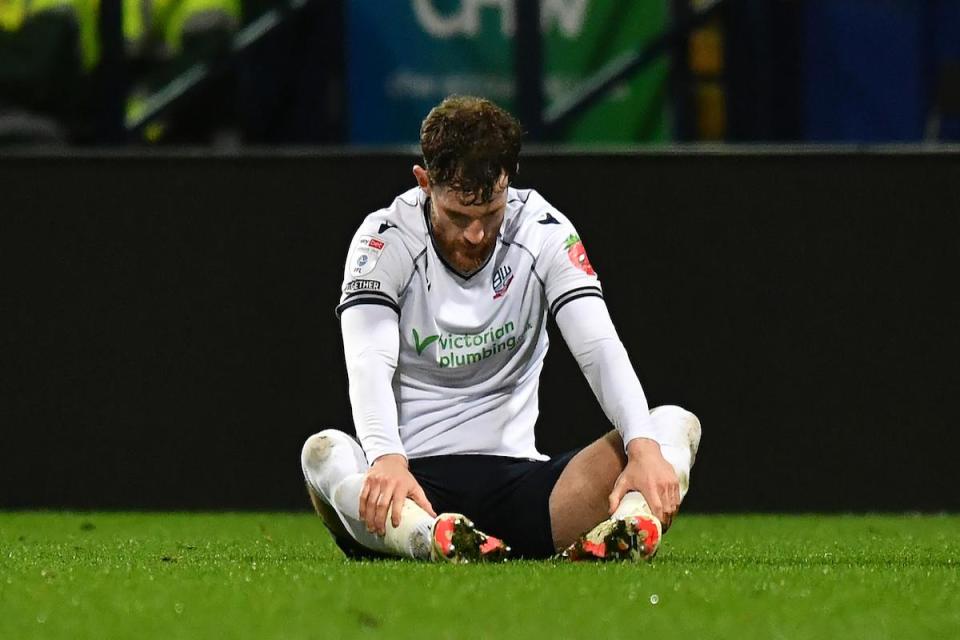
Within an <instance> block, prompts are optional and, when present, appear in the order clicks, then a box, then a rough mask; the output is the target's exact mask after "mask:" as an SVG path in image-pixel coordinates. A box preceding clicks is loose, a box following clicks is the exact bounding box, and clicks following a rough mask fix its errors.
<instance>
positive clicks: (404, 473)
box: [360, 453, 437, 536]
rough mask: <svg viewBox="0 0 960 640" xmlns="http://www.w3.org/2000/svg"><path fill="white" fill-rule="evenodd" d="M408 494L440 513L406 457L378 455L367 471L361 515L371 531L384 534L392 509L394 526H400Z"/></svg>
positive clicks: (428, 509)
mask: <svg viewBox="0 0 960 640" xmlns="http://www.w3.org/2000/svg"><path fill="white" fill-rule="evenodd" d="M407 498H410V499H411V500H413V501H414V502H416V503H417V504H418V505H420V508H421V509H423V510H424V511H426V512H427V513H429V514H430V515H431V516H433V517H434V518H435V517H437V514H436V513H435V512H434V510H433V506H431V504H430V501H429V500H427V496H426V495H425V494H424V493H423V489H422V488H421V487H420V484H419V483H418V482H417V480H416V478H414V477H413V474H412V473H410V470H409V469H408V468H407V459H406V458H405V457H403V456H402V455H400V454H396V453H394V454H388V455H385V456H380V457H379V458H377V459H376V460H375V461H374V462H373V466H371V467H370V470H369V471H367V475H366V477H365V478H364V479H363V488H362V489H361V490H360V519H361V520H363V521H364V522H365V523H366V525H367V531H370V532H376V533H377V534H379V535H381V536H382V535H384V534H385V533H386V532H387V512H388V511H392V514H391V518H390V521H391V522H392V523H393V526H394V527H399V526H400V511H401V510H402V509H403V501H404V500H405V499H407Z"/></svg>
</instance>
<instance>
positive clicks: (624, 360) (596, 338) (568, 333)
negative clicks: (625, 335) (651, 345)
mask: <svg viewBox="0 0 960 640" xmlns="http://www.w3.org/2000/svg"><path fill="white" fill-rule="evenodd" d="M567 307H569V308H564V309H562V310H561V311H560V313H558V314H557V317H556V320H557V325H558V326H559V327H560V331H561V333H562V334H563V337H564V340H565V341H566V342H567V346H568V347H569V348H570V351H571V353H573V356H574V358H576V360H577V364H579V365H580V370H581V371H583V374H584V376H585V377H586V379H587V382H588V383H589V384H590V388H591V389H592V390H593V393H594V395H596V397H597V400H598V401H599V403H600V406H601V407H602V408H603V411H604V413H605V414H606V416H607V418H608V419H609V420H610V422H611V423H612V424H613V426H614V427H615V428H616V429H617V431H618V432H619V433H620V435H621V437H622V438H623V442H624V444H625V445H626V444H628V443H629V442H630V441H631V440H634V439H636V438H648V439H651V440H654V441H657V442H659V440H660V439H659V437H658V434H657V433H656V431H655V428H654V423H653V421H652V420H651V419H650V408H649V406H648V405H647V397H646V395H645V394H644V392H643V387H642V386H641V385H640V380H639V379H637V374H636V373H635V372H634V370H633V366H632V365H631V364H630V358H629V356H628V355H627V351H626V349H625V348H624V346H623V343H622V342H621V341H620V337H619V336H618V335H617V332H616V329H615V328H614V326H613V322H612V321H611V320H610V314H609V312H608V311H607V307H606V304H605V303H604V301H603V300H602V299H600V298H583V299H580V300H575V301H573V302H571V303H570V304H568V305H567Z"/></svg>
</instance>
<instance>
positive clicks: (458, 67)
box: [348, 0, 668, 144]
mask: <svg viewBox="0 0 960 640" xmlns="http://www.w3.org/2000/svg"><path fill="white" fill-rule="evenodd" d="M511 6H512V2H510V1H508V0H499V1H498V0H408V1H405V2H396V3H387V4H385V3H383V2H380V1H379V0H350V2H349V12H348V46H349V49H348V64H349V92H350V113H351V126H350V132H351V140H352V141H354V142H360V143H383V142H414V141H416V137H417V136H416V134H417V131H418V130H419V124H420V121H421V120H422V118H423V116H424V115H425V114H426V113H427V111H428V110H429V109H430V107H432V106H433V105H434V104H436V103H437V102H438V101H439V100H440V99H442V98H443V97H444V96H445V95H448V94H450V93H460V94H466V93H469V94H476V95H482V96H485V97H488V98H490V99H492V100H494V101H496V102H497V103H499V104H502V105H503V106H505V107H507V108H510V109H512V108H513V107H514V77H513V66H514V64H513V62H514V61H513V41H512V39H513V37H514V36H513V33H514V32H515V30H516V25H515V17H514V16H513V13H512V9H511ZM541 16H542V20H541V24H542V25H543V26H544V28H543V34H544V76H545V77H544V91H545V94H546V98H547V103H548V104H550V103H552V102H553V101H555V100H557V99H558V98H562V97H565V96H568V95H569V94H570V93H571V92H572V91H574V90H575V89H576V88H577V87H578V86H580V84H581V83H582V82H583V81H585V80H586V79H588V78H589V77H590V76H591V75H592V74H593V73H595V72H596V71H597V70H599V69H600V68H601V67H602V66H603V65H605V64H607V63H608V62H610V61H611V60H613V59H615V58H617V57H619V56H621V55H624V54H625V53H628V52H630V51H633V50H636V49H638V48H640V47H641V46H643V44H644V43H645V42H647V41H649V40H650V39H651V38H652V37H653V36H655V35H657V34H658V33H660V32H661V31H662V30H663V29H664V28H665V25H666V21H667V5H666V0H632V1H629V2H626V1H623V0H542V1H541ZM666 81H667V60H666V59H663V60H660V61H658V62H657V63H655V64H653V65H651V66H650V67H647V68H646V69H644V70H643V71H641V72H639V73H638V74H636V75H635V76H634V77H632V78H631V79H629V80H627V81H624V82H623V83H621V84H620V85H619V86H617V87H614V88H613V89H612V90H611V92H610V93H609V94H608V95H607V96H606V97H605V98H604V99H603V101H602V102H601V103H599V104H597V105H596V106H594V107H592V108H591V109H590V110H588V111H587V112H586V113H584V114H583V115H582V116H581V117H579V118H578V119H577V121H576V122H574V123H573V124H572V125H571V126H570V127H569V130H568V131H567V132H566V134H565V135H564V136H563V138H562V139H563V140H565V141H568V142H577V143H586V144H589V143H620V142H624V143H625V142H650V141H663V140H666V139H667V138H668V128H667V119H666V109H665V105H666V99H665V98H666V91H665V90H666Z"/></svg>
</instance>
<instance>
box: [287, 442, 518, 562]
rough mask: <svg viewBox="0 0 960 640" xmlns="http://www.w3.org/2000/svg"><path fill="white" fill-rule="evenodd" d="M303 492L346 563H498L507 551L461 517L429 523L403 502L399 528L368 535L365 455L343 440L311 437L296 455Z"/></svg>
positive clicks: (442, 516)
mask: <svg viewBox="0 0 960 640" xmlns="http://www.w3.org/2000/svg"><path fill="white" fill-rule="evenodd" d="M300 464H301V467H302V468H303V477H304V479H305V480H306V484H307V492H308V493H309V494H310V501H311V502H312V503H313V507H314V509H315V510H316V511H317V514H318V515H319V516H320V517H321V518H323V520H324V522H325V523H326V525H327V527H328V528H329V529H330V532H331V533H332V534H333V536H334V539H335V540H336V541H337V545H338V546H339V547H340V548H341V549H342V550H343V551H344V553H346V554H347V556H349V557H354V558H366V557H378V556H402V557H407V558H414V559H418V560H438V561H447V562H475V561H479V560H484V561H491V560H502V559H504V558H505V557H506V554H507V553H508V552H509V548H508V547H506V545H504V544H503V542H502V541H500V540H498V539H497V538H494V537H492V536H487V535H486V534H484V533H482V532H480V531H477V530H476V528H475V527H474V526H473V522H471V521H470V520H469V519H468V518H466V517H465V516H463V515H461V514H459V513H441V514H440V515H439V516H437V517H436V518H433V517H431V516H430V515H429V514H428V513H427V512H426V511H424V510H423V509H422V508H420V506H419V505H417V504H416V503H415V502H413V500H410V499H406V500H404V503H403V509H402V511H401V513H400V525H399V526H397V527H394V526H393V522H392V520H391V519H390V518H387V522H386V534H385V535H383V536H379V535H377V534H375V533H371V532H370V531H368V530H367V527H366V524H365V523H364V522H363V520H361V519H360V491H361V490H362V489H363V481H364V476H365V475H366V472H367V470H368V468H369V467H368V465H367V462H366V458H365V457H364V455H363V450H362V449H361V448H360V445H359V444H357V442H356V441H355V440H354V439H353V438H351V437H350V436H348V435H347V434H345V433H343V432H341V431H336V430H333V429H328V430H326V431H321V432H319V433H316V434H314V435H312V436H310V437H309V438H308V439H307V441H306V443H304V445H303V450H302V452H301V455H300Z"/></svg>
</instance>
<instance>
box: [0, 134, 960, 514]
mask: <svg viewBox="0 0 960 640" xmlns="http://www.w3.org/2000/svg"><path fill="white" fill-rule="evenodd" d="M414 161H415V157H414V156H413V155H411V154H409V153H407V152H405V151H397V152H386V153H322V152H317V153H308V154H273V153H268V154H258V155H244V156H227V157H210V156H208V155H191V154H180V155H131V154H121V155H81V156H15V157H11V156H8V157H5V158H0V256H2V265H3V278H2V285H0V328H2V331H0V383H2V384H0V425H2V431H0V437H2V442H0V507H2V508H35V507H51V508H57V507H71V508H129V507H142V508H164V509H166V508H188V509H192V508H274V509H287V508H293V509H298V508H302V509H306V508H307V502H306V497H305V493H304V490H303V486H302V480H301V477H300V469H299V453H300V446H301V443H302V442H303V440H304V439H305V438H306V437H307V436H308V435H310V434H311V433H313V432H315V431H317V430H320V429H323V428H327V427H335V428H340V429H344V430H351V429H352V427H351V418H350V408H349V404H348V398H347V385H346V379H345V373H344V365H343V356H342V351H341V347H340V340H339V326H338V322H337V320H336V318H335V317H334V313H333V309H334V306H335V304H336V302H337V297H338V290H339V284H340V278H341V272H342V265H343V261H344V258H345V255H346V251H347V249H348V242H349V239H350V237H351V235H352V233H353V231H354V230H355V228H356V227H357V225H358V224H359V222H360V220H361V219H362V217H363V216H364V215H365V214H366V213H368V212H369V211H371V210H373V209H376V208H379V207H381V206H385V205H387V204H388V203H389V202H390V201H391V199H392V198H393V196H395V195H396V194H398V193H399V192H401V191H402V190H404V189H406V188H408V187H409V186H412V185H413V178H412V176H411V174H410V167H411V165H412V164H413V162H414ZM517 185H518V186H522V187H527V186H532V187H535V188H537V189H538V190H540V191H541V193H543V194H544V195H545V196H546V197H547V199H549V200H550V201H551V202H552V203H553V204H554V205H555V206H556V207H557V208H558V209H559V210H560V211H563V212H564V213H566V214H567V215H569V216H570V217H571V218H572V219H573V220H574V222H575V223H576V224H577V225H578V227H579V231H580V235H581V237H582V238H583V239H584V242H585V246H586V249H587V251H588V253H589V256H590V260H591V262H592V264H593V266H594V267H595V268H596V270H597V272H598V273H599V275H600V277H601V280H602V283H603V288H604V292H605V297H606V300H607V303H608V305H609V307H610V310H611V312H612V314H613V317H614V320H615V322H616V325H617V327H618V329H619V332H620V336H621V338H622V340H623V342H624V343H625V345H626V347H627V350H628V351H629V353H630V355H631V357H632V360H633V363H634V366H635V367H636V370H637V373H638V374H639V376H640V379H641V381H642V382H643V384H644V386H645V388H646V391H647V395H648V397H649V399H650V402H651V405H658V404H679V405H682V406H684V407H687V408H688V409H690V410H692V411H694V412H695V413H697V414H698V415H699V416H700V418H701V421H702V423H703V442H702V446H701V451H700V457H699V460H698V461H697V464H696V466H695V468H694V471H693V483H692V491H691V493H690V495H689V498H688V504H687V505H686V508H687V509H689V510H701V511H716V510H763V511H787V510H807V511H810V510H847V509H850V510H940V509H952V510H956V509H957V508H960V491H957V487H958V486H960V471H958V464H957V450H958V448H957V444H958V441H960V438H958V436H957V432H958V429H960V426H958V422H960V418H958V411H957V396H958V392H960V385H958V375H957V356H958V354H960V350H958V341H960V339H958V321H960V313H958V293H957V292H958V284H957V273H958V266H960V265H958V251H960V249H958V244H960V233H958V231H960V229H958V219H960V154H958V153H956V152H946V153H928V152H923V151H909V150H908V151H904V150H893V151H883V150H880V151H860V150H842V149H841V150H819V151H776V150H775V151H763V150H750V151H744V152H733V153H730V152H713V151H706V152H703V151H695V152H684V151H663V152H655V153H593V154H566V153H555V152H532V153H528V154H527V155H526V156H525V157H524V159H523V162H522V163H521V171H520V176H519V178H518V180H517ZM552 336H553V343H554V344H553V348H552V349H551V352H550V354H549V355H548V357H547V363H546V366H545V370H544V374H543V379H542V386H541V395H540V407H541V418H540V423H539V426H538V439H539V442H540V444H541V448H542V449H543V450H544V451H545V452H548V453H557V452H561V451H564V450H567V449H569V448H572V447H575V446H578V445H581V444H584V443H586V442H588V441H589V440H591V439H593V438H596V437H598V436H600V435H601V434H602V433H604V431H605V430H607V429H609V428H610V427H609V424H608V423H607V421H606V419H605V418H604V416H603V413H602V412H601V410H600V409H599V407H598V405H597V403H596V401H595V400H594V399H593V397H592V395H591V392H590V390H589V389H588V387H587V385H586V383H585V381H584V379H583V377H582V375H581V374H580V372H579V370H578V369H577V367H576V364H575V363H574V361H573V359H572V358H571V356H570V355H569V353H568V352H567V350H566V347H565V346H564V345H563V341H562V339H561V338H560V336H559V334H558V332H557V331H556V329H555V328H552Z"/></svg>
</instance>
